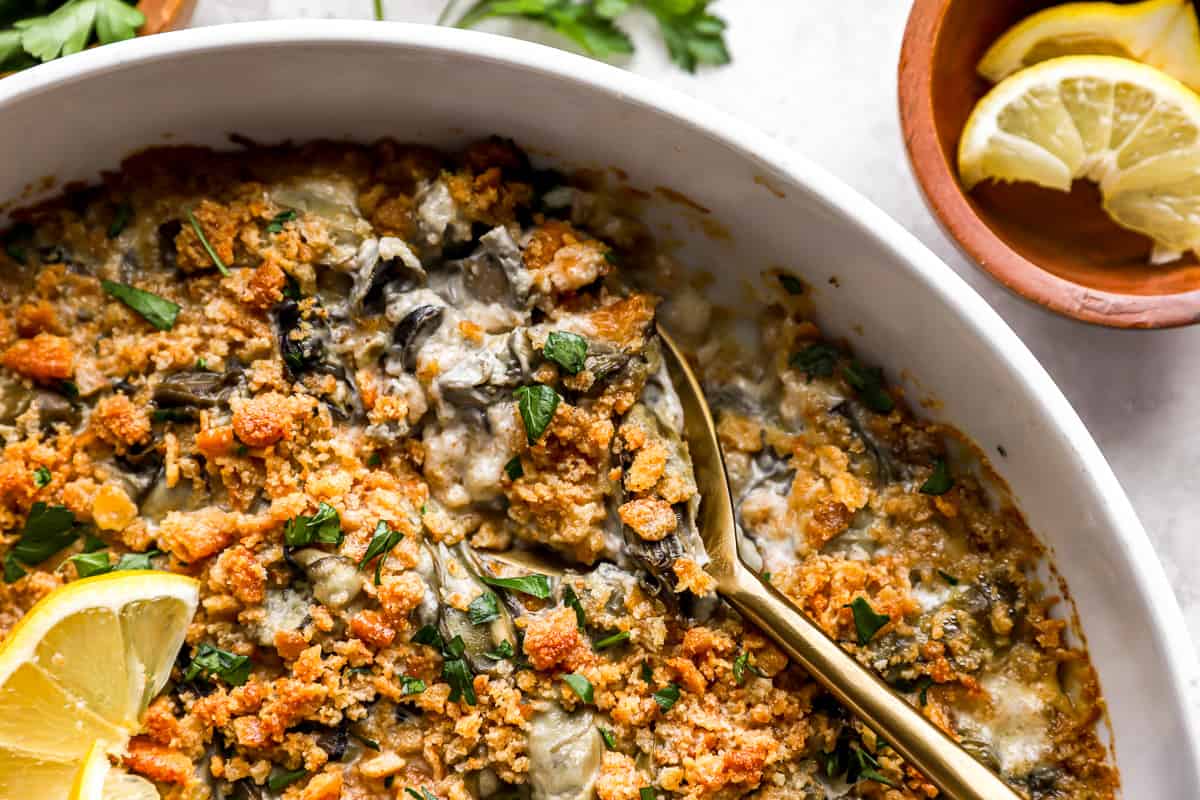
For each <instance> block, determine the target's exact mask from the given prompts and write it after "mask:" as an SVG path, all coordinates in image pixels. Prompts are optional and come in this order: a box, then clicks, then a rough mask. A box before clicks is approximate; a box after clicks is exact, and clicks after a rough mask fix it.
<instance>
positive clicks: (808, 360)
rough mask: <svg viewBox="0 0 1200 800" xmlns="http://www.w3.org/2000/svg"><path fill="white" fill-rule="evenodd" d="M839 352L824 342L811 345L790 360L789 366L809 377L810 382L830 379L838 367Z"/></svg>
mask: <svg viewBox="0 0 1200 800" xmlns="http://www.w3.org/2000/svg"><path fill="white" fill-rule="evenodd" d="M837 360H838V351H837V350H836V349H834V348H833V347H831V346H830V345H827V344H824V343H822V342H817V343H816V344H810V345H809V346H808V347H806V348H804V349H803V350H801V351H800V352H799V353H796V354H795V355H793V356H792V357H791V358H790V359H788V364H789V365H790V366H792V367H794V368H796V369H798V370H800V371H801V372H803V373H804V374H805V375H807V376H808V382H809V383H812V379H813V378H828V377H829V376H831V375H833V368H834V367H835V366H836V365H837Z"/></svg>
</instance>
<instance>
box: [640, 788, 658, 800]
mask: <svg viewBox="0 0 1200 800" xmlns="http://www.w3.org/2000/svg"><path fill="white" fill-rule="evenodd" d="M638 800H658V793H657V792H655V791H654V789H652V788H651V787H649V786H643V787H642V788H640V789H638Z"/></svg>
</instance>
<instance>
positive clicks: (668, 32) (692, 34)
mask: <svg viewBox="0 0 1200 800" xmlns="http://www.w3.org/2000/svg"><path fill="white" fill-rule="evenodd" d="M708 5H709V0H479V2H476V3H475V4H474V5H473V6H471V7H470V8H469V9H468V10H467V12H466V13H465V14H464V15H463V16H462V17H461V18H459V20H458V22H457V23H456V25H457V26H458V27H460V28H469V27H471V26H473V25H477V24H478V23H480V22H482V21H484V20H486V19H491V18H494V17H513V18H518V19H524V20H528V21H530V22H536V23H538V24H541V25H545V26H546V27H548V28H550V29H551V30H553V31H555V32H557V33H558V34H560V35H562V36H564V37H566V38H567V39H570V40H571V41H572V42H574V43H575V44H577V45H578V46H579V47H580V48H582V49H583V51H584V52H585V53H587V54H588V55H590V56H593V57H595V58H607V57H610V56H614V55H623V54H626V53H632V52H633V42H632V41H631V40H630V38H629V36H628V35H627V34H626V33H625V32H624V31H623V30H621V28H619V27H617V25H616V24H615V22H616V20H617V19H618V18H619V17H621V16H623V15H624V14H625V13H626V12H628V11H630V10H632V9H633V8H634V7H636V6H640V7H642V8H645V9H646V10H647V11H649V12H650V13H651V14H652V15H654V18H655V19H656V20H657V21H658V28H659V32H660V33H661V34H662V38H663V41H664V42H665V43H666V45H667V51H668V53H669V54H670V56H671V60H672V61H673V62H675V63H676V64H678V65H679V66H680V67H682V68H683V69H686V70H687V71H688V72H695V70H696V67H697V66H698V65H700V64H712V65H719V64H727V63H729V60H730V59H729V51H728V49H727V48H726V46H725V38H724V33H725V22H724V20H722V19H721V18H720V17H716V16H714V15H712V14H710V13H708ZM448 10H449V7H447V11H448ZM446 13H447V12H443V17H445V16H446Z"/></svg>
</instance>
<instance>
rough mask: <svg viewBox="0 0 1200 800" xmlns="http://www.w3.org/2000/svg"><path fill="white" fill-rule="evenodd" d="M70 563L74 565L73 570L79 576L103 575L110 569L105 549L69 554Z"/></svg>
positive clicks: (110, 565)
mask: <svg viewBox="0 0 1200 800" xmlns="http://www.w3.org/2000/svg"><path fill="white" fill-rule="evenodd" d="M71 563H72V564H74V565H75V572H77V573H78V574H79V577H81V578H90V577H92V576H93V575H103V574H104V573H106V572H109V571H111V570H112V564H111V563H109V560H108V551H107V550H97V551H95V552H93V553H79V554H78V555H74V556H71Z"/></svg>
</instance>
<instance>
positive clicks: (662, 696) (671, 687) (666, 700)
mask: <svg viewBox="0 0 1200 800" xmlns="http://www.w3.org/2000/svg"><path fill="white" fill-rule="evenodd" d="M652 697H653V698H654V702H656V703H658V707H659V708H661V709H662V710H663V711H670V710H671V709H672V708H674V707H675V704H676V703H677V702H679V687H678V686H676V685H675V684H673V683H668V684H667V685H666V686H664V687H663V688H661V689H659V690H658V691H657V692H655V693H654V694H653V695H652Z"/></svg>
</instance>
